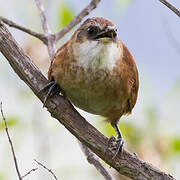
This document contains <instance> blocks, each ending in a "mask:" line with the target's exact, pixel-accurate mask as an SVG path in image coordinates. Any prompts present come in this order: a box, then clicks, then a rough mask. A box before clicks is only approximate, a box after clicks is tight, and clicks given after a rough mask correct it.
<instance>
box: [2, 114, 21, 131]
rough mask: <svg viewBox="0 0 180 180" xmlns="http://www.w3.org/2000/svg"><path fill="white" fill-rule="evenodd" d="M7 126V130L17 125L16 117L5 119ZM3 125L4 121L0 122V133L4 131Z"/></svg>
mask: <svg viewBox="0 0 180 180" xmlns="http://www.w3.org/2000/svg"><path fill="white" fill-rule="evenodd" d="M6 122H7V126H8V128H10V127H13V126H15V125H16V124H17V123H18V118H17V117H9V118H6ZM4 128H5V124H4V121H1V122H0V131H2V130H4Z"/></svg>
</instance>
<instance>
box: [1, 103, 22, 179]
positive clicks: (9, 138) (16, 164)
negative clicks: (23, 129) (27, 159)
mask: <svg viewBox="0 0 180 180" xmlns="http://www.w3.org/2000/svg"><path fill="white" fill-rule="evenodd" d="M0 109H1V116H2V118H3V121H4V125H5V130H6V134H7V137H8V140H9V144H10V146H11V151H12V155H13V159H14V164H15V168H16V172H17V175H18V177H19V180H22V177H21V174H20V172H19V168H18V163H17V158H16V155H15V151H14V147H13V143H12V141H11V137H10V135H9V131H8V126H7V122H6V118H5V116H4V113H3V108H2V102H1V103H0Z"/></svg>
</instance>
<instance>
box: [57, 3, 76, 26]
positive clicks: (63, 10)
mask: <svg viewBox="0 0 180 180" xmlns="http://www.w3.org/2000/svg"><path fill="white" fill-rule="evenodd" d="M73 17H74V13H73V11H72V8H71V7H69V6H68V4H67V3H61V4H60V6H59V10H58V16H57V20H58V22H57V25H58V27H57V28H58V29H61V28H63V27H64V26H66V25H67V24H68V23H69V22H70V21H71V19H72V18H73Z"/></svg>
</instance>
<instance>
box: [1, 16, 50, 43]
mask: <svg viewBox="0 0 180 180" xmlns="http://www.w3.org/2000/svg"><path fill="white" fill-rule="evenodd" d="M0 21H3V22H4V23H5V24H7V25H9V26H10V27H13V28H16V29H19V30H21V31H23V32H25V33H27V34H30V35H32V36H34V37H36V38H38V39H39V40H41V41H43V43H44V44H47V37H46V36H45V35H44V34H41V33H37V32H35V31H32V30H31V29H28V28H26V27H23V26H20V25H19V24H16V23H14V22H13V21H11V20H9V19H7V18H4V17H2V16H0Z"/></svg>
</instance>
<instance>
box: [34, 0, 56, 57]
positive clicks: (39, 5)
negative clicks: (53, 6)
mask: <svg viewBox="0 0 180 180" xmlns="http://www.w3.org/2000/svg"><path fill="white" fill-rule="evenodd" d="M35 2H36V6H37V8H38V9H39V12H40V17H41V24H42V27H43V30H44V32H45V34H46V36H47V40H48V41H47V47H48V53H49V56H50V58H51V59H52V57H53V56H54V53H55V36H54V35H53V34H51V30H50V28H49V25H48V22H47V19H46V14H45V10H44V6H43V4H42V3H41V0H35Z"/></svg>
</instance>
